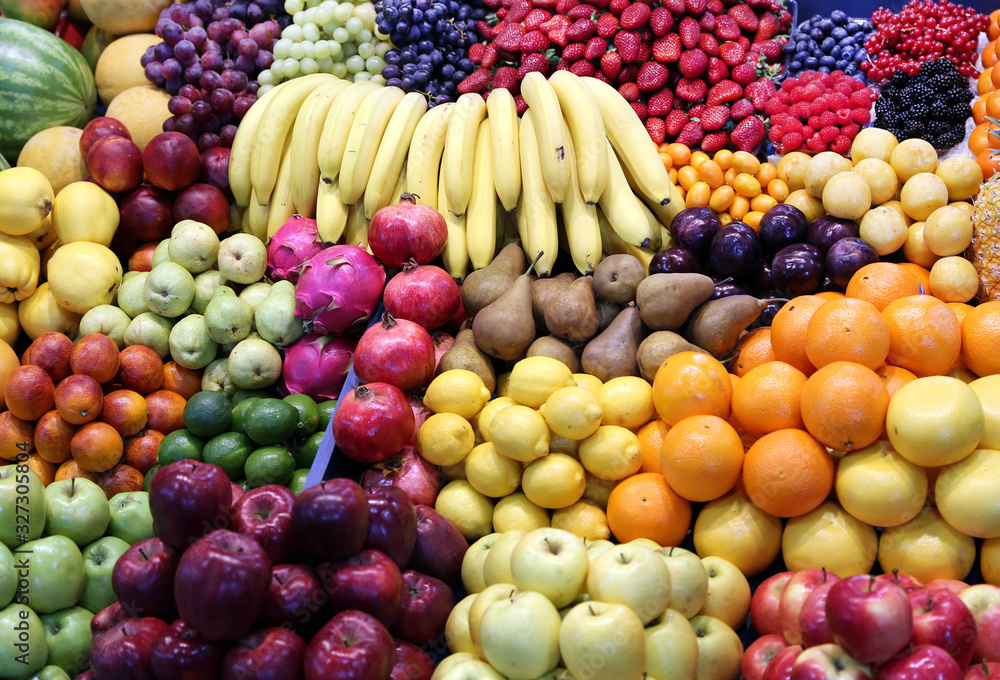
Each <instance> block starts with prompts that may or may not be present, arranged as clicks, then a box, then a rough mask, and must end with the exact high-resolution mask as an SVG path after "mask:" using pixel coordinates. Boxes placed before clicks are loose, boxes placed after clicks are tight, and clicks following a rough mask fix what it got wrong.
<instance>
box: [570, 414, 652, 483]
mask: <svg viewBox="0 0 1000 680" xmlns="http://www.w3.org/2000/svg"><path fill="white" fill-rule="evenodd" d="M580 462H581V463H583V467H585V468H586V469H587V472H589V473H590V474H592V475H594V476H596V477H600V478H601V479H607V480H611V481H615V480H619V479H625V478H626V477H628V476H629V475H634V474H635V473H636V472H638V471H639V468H640V467H642V448H641V446H640V444H639V438H638V437H636V436H635V433H633V432H631V431H630V430H626V429H625V428H624V427H619V426H618V425H601V426H600V427H599V428H597V431H596V432H594V434H592V435H590V436H589V437H587V438H586V439H584V440H583V441H582V442H580Z"/></svg>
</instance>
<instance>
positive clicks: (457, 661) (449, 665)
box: [431, 652, 489, 680]
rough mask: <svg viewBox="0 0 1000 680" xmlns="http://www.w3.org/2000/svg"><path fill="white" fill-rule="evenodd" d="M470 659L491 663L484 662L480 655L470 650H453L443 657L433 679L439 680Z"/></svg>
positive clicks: (432, 676) (435, 669)
mask: <svg viewBox="0 0 1000 680" xmlns="http://www.w3.org/2000/svg"><path fill="white" fill-rule="evenodd" d="M468 661H479V662H481V663H483V665H485V666H489V664H487V663H485V662H483V661H482V659H480V658H479V657H478V656H476V655H475V654H473V653H469V652H452V653H451V654H449V655H448V656H446V657H444V658H443V659H441V663H439V664H438V665H437V666H436V667H435V668H434V674H433V675H431V680H438V678H440V677H441V676H442V675H444V674H445V673H447V672H448V671H450V670H451V669H453V668H455V667H456V666H459V665H461V664H463V663H466V662H468Z"/></svg>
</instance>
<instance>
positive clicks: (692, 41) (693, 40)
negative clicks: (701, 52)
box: [677, 17, 701, 50]
mask: <svg viewBox="0 0 1000 680" xmlns="http://www.w3.org/2000/svg"><path fill="white" fill-rule="evenodd" d="M677 33H678V35H680V36H681V43H682V44H683V45H684V47H686V48H687V49H689V50H690V49H692V48H693V47H695V46H696V45H697V44H698V38H699V37H701V26H699V25H698V21H697V20H696V19H694V18H692V17H684V18H683V19H681V21H680V23H679V24H677Z"/></svg>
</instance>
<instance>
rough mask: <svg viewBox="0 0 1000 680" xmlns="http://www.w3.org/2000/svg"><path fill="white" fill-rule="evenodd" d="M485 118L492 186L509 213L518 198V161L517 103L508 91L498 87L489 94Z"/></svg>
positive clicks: (519, 172)
mask: <svg viewBox="0 0 1000 680" xmlns="http://www.w3.org/2000/svg"><path fill="white" fill-rule="evenodd" d="M486 116H487V118H489V120H490V134H491V136H492V137H493V139H492V144H493V186H494V187H495V188H496V191H497V196H499V197H500V202H501V203H503V207H504V209H505V210H506V211H507V212H513V211H514V209H515V208H516V207H517V197H518V196H520V195H521V162H520V148H519V147H520V139H519V136H518V134H517V104H515V103H514V97H513V95H511V93H510V90H505V89H503V88H500V89H496V90H493V91H492V92H490V97H489V99H487V100H486Z"/></svg>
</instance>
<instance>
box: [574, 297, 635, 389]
mask: <svg viewBox="0 0 1000 680" xmlns="http://www.w3.org/2000/svg"><path fill="white" fill-rule="evenodd" d="M645 334H646V327H645V326H644V325H643V323H642V316H641V315H640V314H639V310H638V309H636V307H635V306H634V305H629V306H628V307H626V308H625V309H623V310H622V311H620V312H619V313H618V316H616V317H615V320H614V321H612V322H611V324H610V325H609V326H608V327H607V328H605V329H604V331H603V332H601V334H600V335H597V336H596V337H594V338H593V339H592V340H591V341H590V342H588V343H587V346H586V347H584V348H583V354H582V355H581V356H580V364H581V365H582V366H583V372H584V373H589V374H590V375H593V376H595V377H597V378H600V379H601V382H607V381H609V380H611V379H612V378H621V377H623V376H627V375H639V364H638V361H637V359H636V357H637V354H638V352H639V343H640V342H642V339H643V337H644V336H645Z"/></svg>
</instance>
